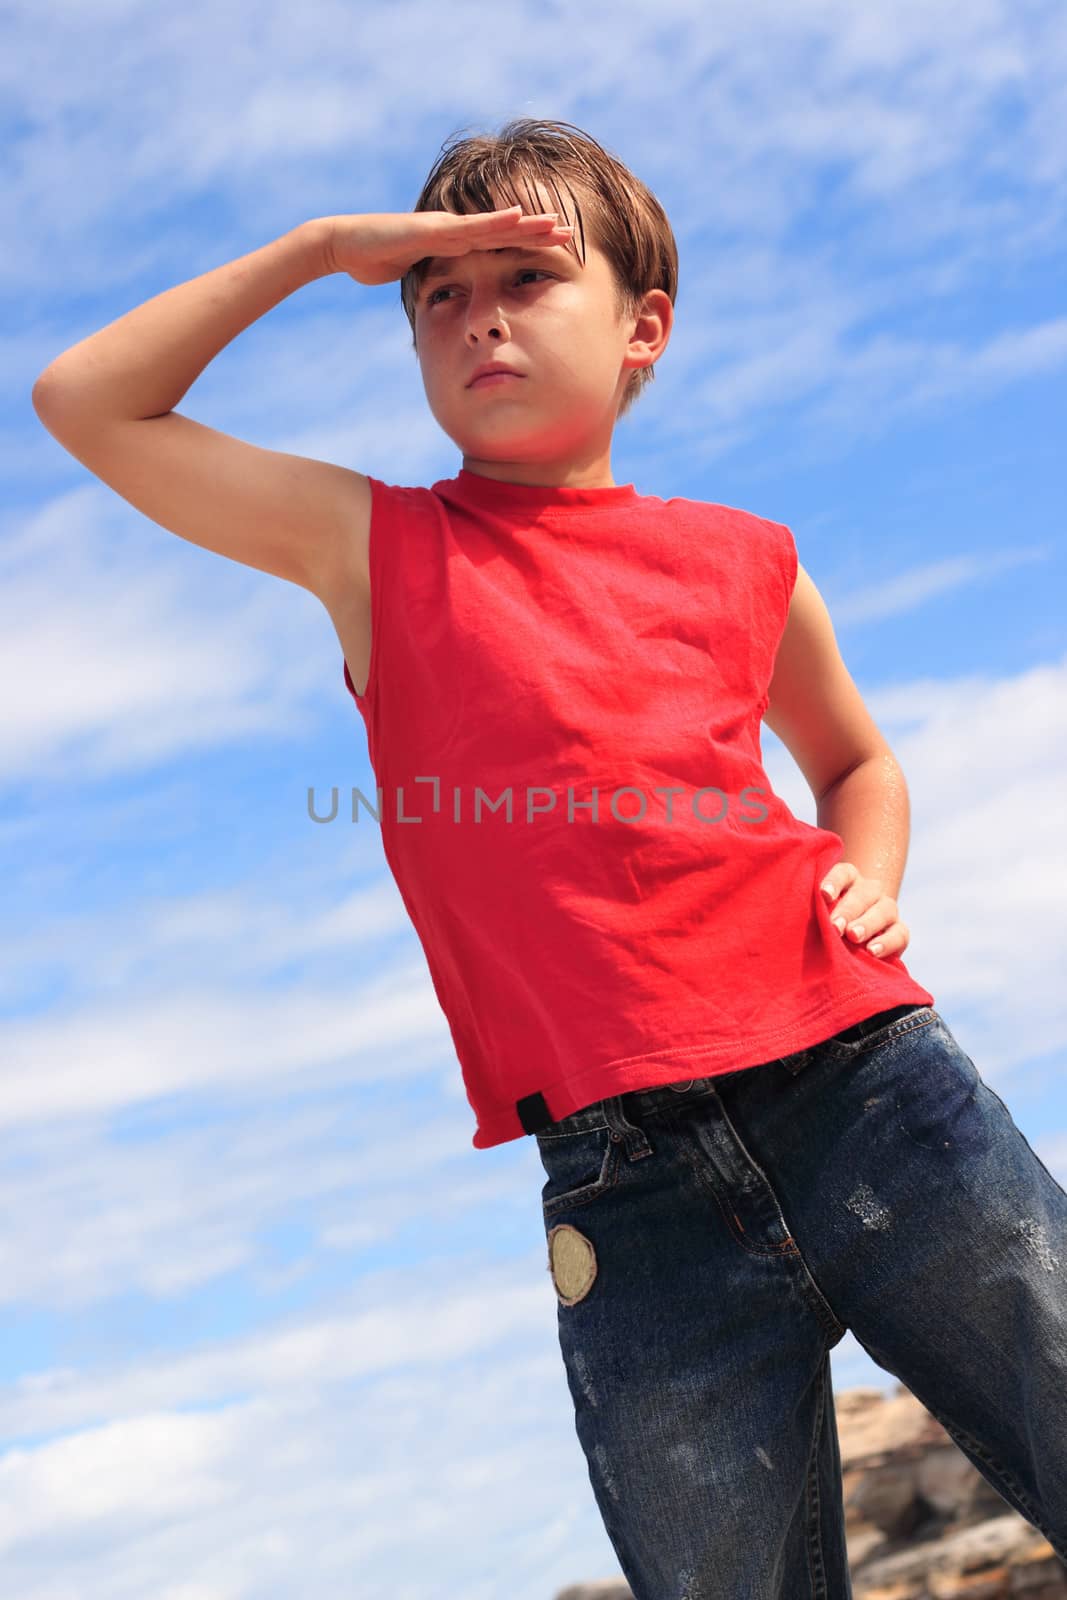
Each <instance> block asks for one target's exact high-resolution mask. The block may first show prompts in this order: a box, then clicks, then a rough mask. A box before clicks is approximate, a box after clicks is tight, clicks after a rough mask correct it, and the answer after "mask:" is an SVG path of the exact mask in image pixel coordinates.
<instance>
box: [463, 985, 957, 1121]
mask: <svg viewBox="0 0 1067 1600" xmlns="http://www.w3.org/2000/svg"><path fill="white" fill-rule="evenodd" d="M905 1004H915V1005H926V1006H932V1005H933V1004H934V997H933V995H932V994H931V993H930V991H929V990H928V989H924V988H923V986H922V984H920V983H917V982H916V981H915V980H914V979H913V978H912V979H909V980H907V981H906V982H905V983H903V984H901V985H900V992H899V993H897V994H894V995H872V994H871V992H870V990H869V989H854V990H851V991H850V992H849V993H848V994H847V995H844V996H842V995H835V996H834V997H833V999H832V1000H828V1001H827V1002H826V1003H825V1004H823V1005H821V1006H818V1007H816V1009H815V1010H814V1011H809V1012H806V1013H805V1015H804V1016H803V1017H802V1018H801V1019H800V1020H799V1022H792V1023H788V1024H785V1025H783V1026H782V1027H779V1028H771V1029H766V1030H764V1031H763V1032H762V1033H759V1034H753V1035H751V1036H749V1037H748V1038H746V1039H745V1041H744V1042H743V1045H741V1046H740V1047H739V1045H738V1043H737V1042H735V1041H727V1042H725V1043H724V1042H723V1040H722V1039H715V1040H711V1041H709V1042H708V1043H706V1044H699V1043H690V1044H684V1045H670V1046H666V1047H664V1048H663V1049H660V1050H650V1051H647V1052H646V1053H644V1054H642V1055H637V1056H617V1057H616V1058H615V1059H614V1060H612V1061H604V1062H601V1063H600V1065H599V1066H596V1067H590V1068H589V1069H588V1070H587V1071H585V1072H580V1073H577V1074H574V1075H573V1076H570V1077H566V1078H557V1079H555V1080H554V1081H553V1082H550V1083H546V1084H540V1085H538V1088H539V1089H540V1092H541V1094H542V1096H543V1097H544V1100H545V1102H546V1104H547V1105H548V1108H549V1114H550V1116H551V1117H552V1118H553V1120H554V1121H559V1120H560V1119H561V1118H563V1117H567V1116H570V1115H571V1114H572V1112H574V1111H580V1110H583V1109H584V1108H585V1107H586V1106H587V1105H591V1104H593V1103H594V1102H595V1101H597V1100H601V1099H606V1098H608V1097H609V1096H614V1095H619V1094H629V1093H631V1092H632V1091H633V1090H635V1089H650V1088H656V1087H658V1086H659V1085H661V1084H665V1083H671V1082H674V1081H676V1080H677V1079H678V1078H679V1077H683V1076H685V1075H686V1074H685V1072H684V1071H683V1072H681V1073H679V1072H678V1071H677V1068H678V1065H679V1063H680V1062H681V1063H684V1064H685V1066H686V1067H688V1065H689V1064H690V1063H691V1062H692V1063H694V1064H699V1065H700V1066H702V1067H703V1068H704V1070H703V1071H702V1072H693V1073H690V1074H689V1076H690V1077H694V1078H708V1077H718V1076H721V1075H723V1074H725V1073H727V1072H741V1071H745V1070H746V1069H748V1068H751V1067H758V1066H763V1065H764V1064H765V1063H766V1062H768V1061H774V1060H778V1059H780V1058H781V1057H782V1056H783V1055H792V1054H793V1053H794V1052H795V1051H797V1050H805V1049H808V1048H810V1047H811V1046H812V1045H816V1044H820V1043H822V1041H823V1040H824V1039H826V1038H829V1037H832V1035H833V1034H834V1033H840V1032H841V1030H842V1028H848V1027H851V1026H852V1025H853V1023H856V1022H860V1021H862V1020H863V1018H864V1017H869V1016H873V1015H874V1014H875V1013H876V1012H878V1011H884V1010H887V1009H888V1008H889V1007H890V1006H894V1005H905ZM827 1017H832V1018H833V1026H832V1027H831V1029H830V1031H829V1033H827V1032H825V1031H822V1032H820V1031H819V1024H820V1023H821V1022H822V1021H823V1020H824V1019H825V1018H827ZM775 1046H785V1048H784V1049H776V1048H775ZM739 1048H741V1049H743V1050H744V1053H745V1060H744V1061H742V1062H740V1063H739V1062H738V1060H737V1057H738V1053H739ZM657 1066H660V1067H662V1069H663V1070H662V1072H661V1073H659V1074H657V1075H656V1076H655V1077H650V1076H649V1074H648V1070H647V1069H649V1068H654V1067H657ZM672 1072H673V1074H674V1076H673V1077H672V1076H671V1074H672ZM567 1101H571V1102H573V1103H572V1104H566V1103H565V1102H567ZM525 1132H526V1130H525V1129H524V1128H523V1127H522V1124H521V1123H520V1121H519V1118H518V1112H517V1111H516V1108H515V1105H514V1103H513V1104H512V1105H510V1106H509V1107H508V1108H507V1110H504V1111H500V1112H497V1113H496V1114H495V1115H494V1116H493V1117H491V1118H490V1119H489V1120H488V1121H486V1122H480V1123H479V1125H478V1127H477V1129H476V1131H475V1134H474V1139H473V1144H474V1147H475V1149H478V1150H484V1149H488V1148H490V1147H491V1146H493V1145H496V1144H504V1143H506V1142H507V1141H509V1140H511V1139H519V1138H522V1137H524V1135H525Z"/></svg>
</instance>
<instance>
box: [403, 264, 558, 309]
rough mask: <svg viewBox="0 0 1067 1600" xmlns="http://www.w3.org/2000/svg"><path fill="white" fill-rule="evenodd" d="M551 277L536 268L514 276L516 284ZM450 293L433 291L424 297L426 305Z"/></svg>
mask: <svg viewBox="0 0 1067 1600" xmlns="http://www.w3.org/2000/svg"><path fill="white" fill-rule="evenodd" d="M551 276H552V274H551V273H550V272H541V271H540V270H539V269H538V268H537V267H527V268H525V269H524V270H523V271H522V272H520V273H518V274H517V275H516V280H515V281H516V282H518V280H519V278H550V277H551ZM451 293H452V291H451V289H434V291H433V293H432V294H428V295H427V296H426V304H427V305H428V306H432V305H434V304H435V303H436V301H437V296H438V295H439V294H451Z"/></svg>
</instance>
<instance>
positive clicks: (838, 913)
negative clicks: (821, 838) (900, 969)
mask: <svg viewBox="0 0 1067 1600" xmlns="http://www.w3.org/2000/svg"><path fill="white" fill-rule="evenodd" d="M819 894H820V895H821V896H822V901H823V905H825V906H826V907H827V908H828V910H829V912H830V918H831V920H832V922H833V924H834V927H835V928H836V929H837V931H838V933H840V935H841V937H842V938H843V939H847V940H848V942H849V944H862V945H863V946H864V947H865V948H866V949H868V950H869V951H870V952H871V954H872V956H879V957H882V956H898V955H900V953H901V951H902V950H906V949H907V947H908V941H909V939H910V938H911V934H910V932H909V930H908V926H907V923H905V922H901V920H900V916H899V912H898V908H897V903H896V901H895V900H894V899H893V897H892V895H889V894H886V892H885V890H884V889H883V888H882V884H881V881H880V879H878V878H864V877H863V876H862V875H861V874H860V870H859V868H858V867H854V866H853V865H852V862H851V861H839V862H838V863H837V865H836V866H834V867H831V869H830V871H829V872H828V873H827V874H826V876H825V878H824V879H823V881H822V884H821V885H820V887H819Z"/></svg>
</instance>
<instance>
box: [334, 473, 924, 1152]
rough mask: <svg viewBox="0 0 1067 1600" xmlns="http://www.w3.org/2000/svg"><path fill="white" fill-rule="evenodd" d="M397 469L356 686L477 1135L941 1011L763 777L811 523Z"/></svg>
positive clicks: (376, 516) (681, 502) (398, 876)
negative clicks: (867, 1020) (416, 481)
mask: <svg viewBox="0 0 1067 1600" xmlns="http://www.w3.org/2000/svg"><path fill="white" fill-rule="evenodd" d="M370 484H371V494H372V512H371V525H370V574H371V619H372V622H371V659H370V676H369V679H368V682H367V687H366V691H365V693H364V694H363V695H362V696H360V695H357V694H356V691H355V687H354V685H353V682H352V678H351V675H350V673H349V670H348V663H347V662H344V680H345V684H346V686H347V688H348V690H349V693H350V694H351V695H352V697H353V699H354V700H355V703H356V705H357V707H358V709H359V711H360V713H361V715H362V717H363V719H364V723H365V725H366V731H367V745H368V752H369V755H370V761H371V766H372V768H373V770H374V774H375V780H376V786H377V795H376V796H368V797H367V798H368V800H369V801H370V802H371V804H372V805H373V806H374V808H375V810H376V811H377V813H378V815H379V819H380V826H381V831H382V844H383V847H384V851H385V857H386V861H387V863H388V865H389V868H390V870H391V872H392V874H393V877H394V879H395V881H396V884H397V887H398V888H399V890H400V894H401V897H402V898H403V901H404V905H405V907H406V909H407V912H408V914H409V916H410V918H411V921H412V924H413V926H414V928H415V931H416V933H417V935H418V938H419V940H420V942H421V945H422V948H423V951H424V953H425V956H426V960H427V964H428V966H429V971H430V976H431V979H432V981H433V985H434V989H435V992H436V995H437V999H438V1001H439V1003H440V1005H441V1008H442V1010H443V1012H444V1015H445V1018H446V1019H447V1022H448V1025H449V1028H450V1030H451V1035H452V1040H453V1042H454V1045H455V1049H456V1054H457V1057H458V1060H459V1063H460V1067H461V1070H462V1073H463V1081H464V1086H465V1088H466V1092H467V1098H468V1100H469V1102H470V1105H471V1109H472V1110H473V1112H474V1114H475V1118H476V1121H477V1128H476V1131H475V1133H474V1137H473V1144H474V1146H475V1148H476V1149H486V1148H488V1147H490V1146H492V1145H497V1144H503V1143H504V1142H506V1141H507V1140H509V1139H516V1138H519V1137H521V1135H522V1134H523V1133H524V1132H532V1131H534V1128H535V1127H536V1126H537V1125H538V1120H539V1121H540V1123H543V1122H544V1121H545V1120H546V1118H557V1119H558V1118H560V1117H564V1116H567V1115H568V1114H569V1113H570V1112H572V1111H577V1110H579V1109H580V1108H581V1107H583V1106H586V1105H589V1104H590V1103H591V1102H593V1101H595V1100H599V1099H602V1098H603V1097H605V1096H607V1095H618V1094H623V1093H626V1092H627V1091H629V1090H632V1089H640V1088H646V1087H651V1086H655V1085H659V1084H665V1083H676V1082H678V1081H679V1080H682V1079H686V1078H694V1077H709V1076H713V1075H715V1074H717V1073H723V1072H736V1071H737V1070H738V1069H739V1068H743V1067H746V1066H755V1065H758V1064H760V1063H763V1062H766V1061H769V1060H772V1059H776V1058H778V1057H780V1056H783V1055H788V1054H790V1053H791V1052H792V1051H794V1050H800V1049H803V1048H804V1047H805V1046H807V1045H811V1044H815V1043H817V1042H818V1041H820V1040H822V1039H825V1038H827V1037H829V1035H830V1034H833V1033H836V1032H838V1031H839V1030H840V1029H842V1028H845V1027H847V1026H849V1024H851V1023H854V1022H858V1021H860V1020H861V1019H862V1018H863V1017H867V1016H870V1015H872V1014H873V1013H874V1012H876V1011H881V1010H884V1009H886V1008H888V1007H890V1006H894V1005H901V1004H903V1003H904V1002H912V1003H914V1004H918V1005H933V1003H934V1000H933V996H932V995H931V994H930V993H929V992H928V991H927V990H926V989H924V988H922V987H921V985H920V984H918V983H916V982H915V980H914V979H913V978H912V977H911V976H910V975H909V973H908V971H907V969H906V967H905V966H904V963H903V962H902V961H901V959H900V958H899V956H891V957H884V958H880V957H878V956H873V955H871V954H870V952H869V951H867V950H865V949H864V948H863V947H862V946H855V945H853V944H851V943H846V942H845V941H844V940H843V939H842V938H841V936H840V934H839V933H838V932H837V931H836V929H835V928H834V927H833V925H832V923H831V921H830V912H829V910H828V909H827V908H826V906H825V904H824V901H823V897H822V895H821V894H820V893H819V892H818V890H819V885H820V884H821V883H822V881H823V878H824V877H825V875H826V873H827V872H828V871H829V869H830V868H831V867H832V866H833V865H834V863H835V862H837V861H839V860H841V859H842V857H843V854H844V846H843V841H842V840H841V838H840V836H839V835H838V834H836V833H832V832H829V831H828V830H827V829H824V828H817V827H812V826H811V825H810V824H809V823H806V822H801V821H800V820H798V818H796V817H795V816H794V815H793V814H792V812H791V811H790V810H789V809H788V807H787V806H786V805H785V803H784V802H783V801H782V800H780V799H779V798H778V797H777V796H776V795H775V794H774V793H773V791H772V789H771V785H770V782H769V780H768V778H767V775H766V773H765V772H764V770H763V762H762V755H761V751H760V719H761V716H762V713H763V711H764V709H765V708H766V706H767V703H768V685H769V683H770V679H771V673H772V669H773V665H774V657H775V652H776V651H777V648H778V644H779V641H780V639H781V636H782V631H783V629H784V627H785V622H786V617H787V614H788V611H789V603H790V599H791V596H792V592H793V585H794V582H795V579H796V573H797V554H796V548H795V545H794V541H793V536H792V534H791V532H790V530H789V529H788V527H786V526H785V525H784V524H783V523H779V522H770V521H767V520H766V519H764V518H762V517H758V516H755V515H753V514H752V513H751V512H747V511H740V510H736V509H734V508H733V507H731V506H722V505H715V504H710V503H706V502H703V501H699V500H686V499H674V498H672V499H670V500H662V499H659V498H658V497H657V496H655V495H639V494H638V493H637V492H636V489H635V488H634V486H633V484H624V485H616V486H613V487H611V488H598V489H577V488H543V487H531V486H527V485H523V484H514V483H498V482H496V481H495V480H493V479H491V478H485V477H483V476H481V475H479V474H477V473H472V472H469V471H467V470H466V469H465V468H463V469H461V470H460V472H459V475H458V477H456V478H451V479H442V480H441V481H439V482H437V483H435V484H433V486H432V487H431V488H429V489H426V488H403V487H398V486H394V485H390V484H386V483H383V482H382V481H381V480H379V479H377V478H373V477H372V478H371V479H370ZM531 1108H533V1109H532V1110H531Z"/></svg>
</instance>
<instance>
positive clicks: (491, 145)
mask: <svg viewBox="0 0 1067 1600" xmlns="http://www.w3.org/2000/svg"><path fill="white" fill-rule="evenodd" d="M512 178H517V179H523V180H525V183H526V192H525V194H524V195H519V194H516V193H515V190H514V189H513V188H512V187H511V180H512ZM531 180H533V181H536V180H540V181H541V182H542V183H543V184H544V185H545V187H546V188H547V189H548V190H549V192H550V193H551V194H552V195H554V197H555V203H556V205H557V206H558V208H559V211H560V220H561V221H562V222H565V223H567V222H573V223H574V225H575V229H576V231H575V233H574V234H573V235H572V236H571V240H570V243H569V244H568V246H567V248H570V245H571V244H573V245H574V247H575V255H578V240H579V238H580V239H581V255H580V257H579V259H580V260H581V261H582V263H583V265H584V262H585V258H586V239H587V238H592V240H593V241H594V242H595V243H596V245H597V246H598V247H599V248H600V249H601V250H602V251H603V252H604V254H605V255H606V256H607V259H608V262H609V264H610V266H611V271H612V276H613V278H614V280H615V307H616V315H617V316H618V317H619V318H623V317H636V315H637V312H638V308H639V306H640V304H641V300H642V298H643V296H644V295H645V294H646V293H647V291H648V290H649V289H662V290H664V291H665V292H666V293H667V294H668V295H669V296H670V300H671V304H672V305H673V304H674V301H675V297H676V295H677V293H678V246H677V245H676V244H675V240H674V234H673V232H672V231H671V225H670V223H669V222H668V220H667V214H666V212H665V211H664V209H663V207H662V206H661V205H660V203H659V201H658V200H657V199H656V197H655V195H654V194H653V193H652V191H651V190H650V189H648V188H647V187H646V186H645V185H644V184H643V183H642V182H641V180H640V178H637V177H635V176H634V174H633V173H632V172H631V171H630V170H629V168H628V167H625V166H624V165H623V164H622V162H621V161H619V160H618V159H617V158H616V157H615V156H613V155H612V154H610V152H609V151H607V150H605V149H604V147H603V145H600V144H598V143H597V141H596V140H595V139H594V138H592V136H591V135H590V134H587V133H583V132H582V130H581V128H576V127H575V126H574V124H573V123H571V122H544V121H538V120H537V119H535V118H533V117H518V118H515V119H514V120H513V121H511V122H507V123H505V124H504V126H503V127H502V128H501V130H500V132H499V134H474V135H472V136H470V137H468V138H464V137H463V136H462V133H459V134H455V135H453V136H452V138H451V139H450V140H446V141H445V143H444V145H442V147H441V154H440V155H439V156H438V158H437V160H436V162H435V163H434V166H433V169H432V170H431V172H430V175H429V177H428V178H427V179H426V182H425V183H424V184H423V186H422V193H421V194H420V195H419V198H418V200H417V201H416V202H415V205H414V207H413V209H414V210H415V211H454V212H457V213H458V214H459V215H460V216H465V215H467V214H468V213H469V212H472V211H492V210H495V209H496V207H497V205H498V203H499V202H498V200H497V199H496V198H495V195H494V191H495V192H496V194H502V195H503V196H504V197H505V200H506V202H507V203H509V204H516V203H518V204H521V205H522V206H523V209H524V211H526V212H531V211H540V210H541V202H540V201H539V200H538V199H537V194H536V191H535V190H534V189H533V188H532V187H531ZM560 186H562V187H563V188H564V189H565V190H566V192H567V193H568V194H569V195H570V199H571V202H572V207H573V209H572V211H571V212H570V213H568V211H567V207H566V202H565V201H564V199H563V198H561V196H560ZM579 193H580V194H581V197H582V199H581V201H579V198H578V196H579ZM582 202H584V209H583V204H582ZM429 262H430V257H429V256H426V257H424V258H423V259H422V260H421V261H416V262H415V264H414V265H413V266H412V267H410V268H409V269H408V271H407V272H406V273H405V274H404V276H403V277H402V279H401V280H400V299H401V303H402V305H403V307H404V310H405V312H406V313H407V319H408V321H409V322H410V324H411V331H412V340H411V343H412V348H413V349H414V348H415V337H414V334H415V302H416V299H417V297H418V294H419V290H420V288H421V287H422V281H423V278H424V276H425V273H426V269H427V267H428V265H429ZM653 376H654V370H653V366H647V367H640V368H637V369H635V370H634V371H633V372H631V374H630V377H629V380H628V382H627V385H626V388H625V390H624V392H623V397H622V399H621V401H620V402H619V412H618V414H619V416H620V417H621V416H623V415H624V414H625V412H627V411H628V410H629V408H630V406H631V405H632V404H633V402H634V401H635V400H636V399H637V397H638V395H639V394H640V393H641V391H642V389H644V387H645V386H646V384H648V383H650V382H651V381H652V379H653Z"/></svg>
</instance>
